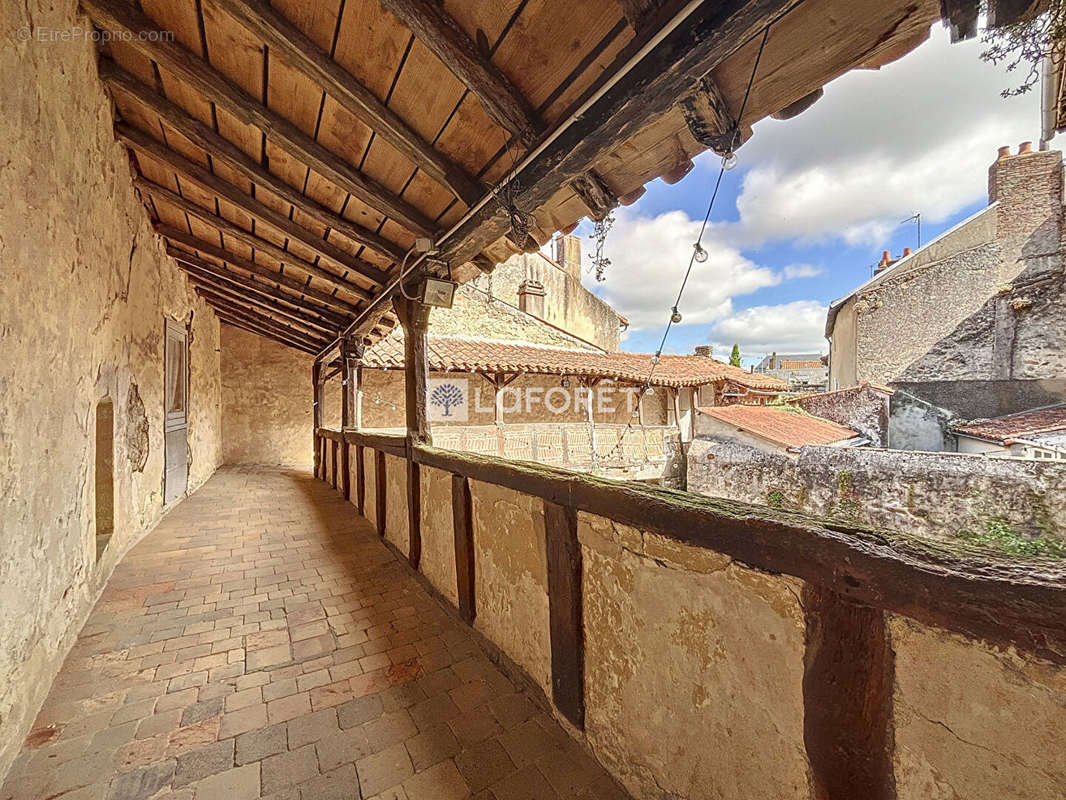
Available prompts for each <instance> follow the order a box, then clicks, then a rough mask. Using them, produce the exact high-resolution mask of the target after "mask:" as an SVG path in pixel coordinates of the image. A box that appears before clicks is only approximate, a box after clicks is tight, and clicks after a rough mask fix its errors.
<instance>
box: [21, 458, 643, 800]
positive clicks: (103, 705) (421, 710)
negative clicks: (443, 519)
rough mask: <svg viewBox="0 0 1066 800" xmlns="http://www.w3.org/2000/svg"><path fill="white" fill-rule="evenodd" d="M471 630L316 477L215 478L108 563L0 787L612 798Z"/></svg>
mask: <svg viewBox="0 0 1066 800" xmlns="http://www.w3.org/2000/svg"><path fill="white" fill-rule="evenodd" d="M475 635H476V634H474V633H472V631H471V629H470V628H469V627H467V626H466V625H464V624H462V623H461V622H460V621H459V620H458V619H457V618H456V617H454V616H453V614H452V613H451V612H448V611H446V610H445V608H444V607H443V606H442V605H441V604H439V603H438V602H437V601H436V600H435V599H433V598H432V597H430V595H429V594H428V593H427V591H426V589H425V588H423V585H422V584H421V583H420V582H419V580H418V579H417V578H415V576H414V573H413V571H412V570H411V569H410V568H409V567H408V566H407V564H406V563H405V562H404V561H402V560H400V559H398V558H397V557H396V556H395V555H394V552H393V551H392V550H391V549H389V548H388V547H387V546H386V545H385V544H384V543H383V542H382V540H381V539H380V538H379V537H378V535H377V534H376V533H375V532H374V530H373V528H372V526H371V525H370V524H369V523H368V522H366V520H364V519H363V518H362V517H360V516H359V515H358V513H357V511H356V509H355V508H354V507H353V506H352V505H350V504H348V503H346V502H344V500H343V499H341V498H340V497H339V496H338V495H337V493H336V492H334V491H332V490H330V489H329V488H328V487H327V485H326V484H324V483H322V482H320V481H315V480H313V479H312V477H311V475H310V474H305V473H300V472H285V471H269V470H253V469H241V470H237V469H222V470H219V471H218V472H217V473H215V475H214V476H213V477H212V478H211V479H210V480H209V481H208V482H207V483H206V484H205V485H204V486H203V487H202V488H201V489H200V490H199V491H198V492H196V493H195V494H194V495H192V496H191V497H189V498H188V499H187V500H186V501H184V502H182V503H180V504H179V505H178V506H177V507H176V508H174V510H173V511H172V512H171V513H170V514H169V515H167V516H166V517H165V518H164V519H163V521H162V522H161V523H160V524H159V526H158V527H156V528H155V530H153V531H152V532H151V533H149V534H148V535H147V536H146V537H145V538H144V539H143V540H142V541H141V542H140V543H139V544H138V545H137V546H136V547H134V548H133V549H132V550H131V551H130V552H129V554H128V555H127V556H126V557H125V559H123V561H122V562H121V563H120V564H119V565H118V567H117V568H116V570H115V573H114V576H113V577H112V579H111V581H110V583H109V585H108V587H107V589H106V590H105V592H104V594H103V596H102V597H101V599H100V601H99V602H98V603H97V605H96V608H95V609H94V610H93V612H92V615H91V616H90V618H89V621H88V623H87V624H86V626H85V628H84V629H83V630H82V632H81V635H80V637H79V638H78V641H77V644H76V645H75V647H74V649H73V650H72V651H71V653H70V656H69V657H68V658H67V661H66V663H65V665H64V666H63V669H62V671H61V672H60V674H59V677H58V678H57V680H56V682H55V684H54V685H53V687H52V690H51V693H50V694H49V696H48V699H47V701H46V702H45V704H44V707H43V708H42V710H41V712H40V715H39V716H38V719H37V721H36V723H35V724H34V726H33V730H32V732H31V734H30V736H29V737H28V739H27V740H26V743H25V746H24V748H23V750H22V753H21V754H20V755H19V757H18V758H17V760H16V762H15V765H14V767H13V769H12V771H11V773H10V774H9V776H8V778H7V782H6V783H5V784H4V786H3V789H2V791H0V797H2V798H4V800H18V799H21V798H46V797H47V798H53V797H63V798H66V800H75V799H77V800H87V798H116V800H117V799H119V798H121V800H133V799H134V798H149V797H168V798H175V799H176V798H182V799H183V800H193V799H194V798H195V800H205V798H225V800H243V798H255V797H274V798H302V800H329V799H330V798H338V800H340V799H343V800H353V799H354V798H371V797H374V798H382V800H384V799H385V798H389V800H396V799H397V798H434V800H447V799H448V798H463V797H470V796H473V797H477V798H496V799H497V800H510V799H511V798H544V799H545V800H547V799H548V798H559V797H564V798H584V799H585V800H607V799H608V798H622V797H625V796H626V795H624V794H623V793H622V792H621V791H620V790H619V789H617V788H616V787H615V784H614V783H613V781H612V780H611V779H610V778H608V777H607V775H606V774H605V773H604V771H603V770H602V769H601V768H600V767H598V766H597V765H596V764H595V762H594V761H592V760H591V759H590V758H589V757H587V756H586V755H585V753H584V752H583V751H582V749H581V748H580V747H579V746H578V745H577V744H576V743H575V742H574V740H573V739H571V738H570V737H569V736H567V735H566V734H565V733H564V732H563V731H562V730H561V729H560V727H559V726H558V724H557V723H556V722H554V721H553V719H552V718H551V716H550V715H549V714H548V713H546V712H545V711H544V710H543V709H541V708H539V707H538V706H537V705H536V703H535V702H534V700H533V699H532V695H531V694H530V693H528V692H527V691H524V690H523V688H522V684H521V678H518V677H517V676H515V679H516V680H517V681H518V682H517V683H516V682H512V680H511V679H509V678H508V677H507V676H506V675H505V674H504V673H503V672H501V670H500V669H499V668H498V667H497V666H495V665H494V664H493V663H492V662H491V661H490V660H489V659H488V658H487V657H486V655H485V653H484V652H483V651H482V649H481V648H480V647H479V646H478V644H477V643H476V642H475V639H474V636H475ZM168 787H169V791H170V793H168V792H167V789H168Z"/></svg>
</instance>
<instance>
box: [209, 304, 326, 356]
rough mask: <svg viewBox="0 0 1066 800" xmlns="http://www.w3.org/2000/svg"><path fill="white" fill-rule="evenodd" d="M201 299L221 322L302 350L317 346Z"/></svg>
mask: <svg viewBox="0 0 1066 800" xmlns="http://www.w3.org/2000/svg"><path fill="white" fill-rule="evenodd" d="M201 299H202V300H203V301H204V302H205V303H207V305H208V306H210V307H211V310H212V311H214V312H215V314H216V315H217V316H218V318H219V319H220V320H222V321H223V322H228V323H229V324H231V325H238V326H239V327H242V328H244V329H245V330H247V331H250V332H251V333H254V334H256V335H257V336H266V337H267V338H270V339H273V340H275V341H277V342H281V343H282V344H284V345H287V346H289V347H297V348H299V349H301V350H303V351H304V352H309V351H313V350H314V348H315V347H317V345H316V344H315V343H314V342H312V341H309V340H307V339H303V338H300V337H296V336H290V335H288V334H286V333H284V332H282V331H279V330H276V329H273V328H267V327H265V326H263V325H261V324H259V323H258V322H256V321H255V320H252V319H249V318H248V317H246V316H245V315H243V314H239V313H237V312H235V311H231V310H229V309H227V308H225V307H223V306H221V305H219V304H217V303H215V302H214V301H213V300H211V299H210V298H208V297H203V296H201Z"/></svg>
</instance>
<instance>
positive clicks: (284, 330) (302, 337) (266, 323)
mask: <svg viewBox="0 0 1066 800" xmlns="http://www.w3.org/2000/svg"><path fill="white" fill-rule="evenodd" d="M196 293H197V294H198V295H200V297H202V298H203V299H204V301H205V302H207V303H209V304H210V305H211V306H212V307H214V308H218V309H221V310H222V311H225V312H226V313H228V314H231V315H233V316H237V317H242V318H244V319H245V320H246V321H247V322H249V323H251V324H253V325H258V326H259V327H262V328H264V329H265V330H269V331H273V332H274V333H279V334H281V335H282V336H288V337H289V338H290V339H294V340H295V341H303V342H305V343H306V344H314V345H317V346H321V344H324V343H325V340H324V338H323V337H322V336H321V335H320V334H317V333H309V332H306V331H303V330H299V329H297V328H294V327H292V325H290V324H288V322H287V321H285V320H279V319H276V318H274V317H272V316H270V315H269V314H265V313H260V312H258V311H252V310H250V309H248V308H245V307H243V306H241V305H238V304H237V303H234V302H233V301H232V300H229V299H228V298H226V297H223V296H222V295H220V294H218V293H217V292H213V291H211V290H209V289H205V288H203V287H197V288H196ZM320 343H321V344H320Z"/></svg>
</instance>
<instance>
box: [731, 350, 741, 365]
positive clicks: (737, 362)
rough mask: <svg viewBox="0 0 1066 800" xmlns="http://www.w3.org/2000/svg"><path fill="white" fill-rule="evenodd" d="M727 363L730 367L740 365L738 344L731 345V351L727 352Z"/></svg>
mask: <svg viewBox="0 0 1066 800" xmlns="http://www.w3.org/2000/svg"><path fill="white" fill-rule="evenodd" d="M729 365H730V366H731V367H739V366H740V345H739V344H735V345H733V352H732V353H730V354H729Z"/></svg>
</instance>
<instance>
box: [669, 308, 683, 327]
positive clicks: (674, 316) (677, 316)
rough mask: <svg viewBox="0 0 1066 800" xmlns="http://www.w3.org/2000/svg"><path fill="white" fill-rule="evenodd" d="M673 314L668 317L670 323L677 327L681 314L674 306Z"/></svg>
mask: <svg viewBox="0 0 1066 800" xmlns="http://www.w3.org/2000/svg"><path fill="white" fill-rule="evenodd" d="M673 312H674V313H673V314H671V315H670V321H671V322H672V323H674V324H675V325H679V324H680V323H681V312H680V311H678V310H677V306H674V308H673Z"/></svg>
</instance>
